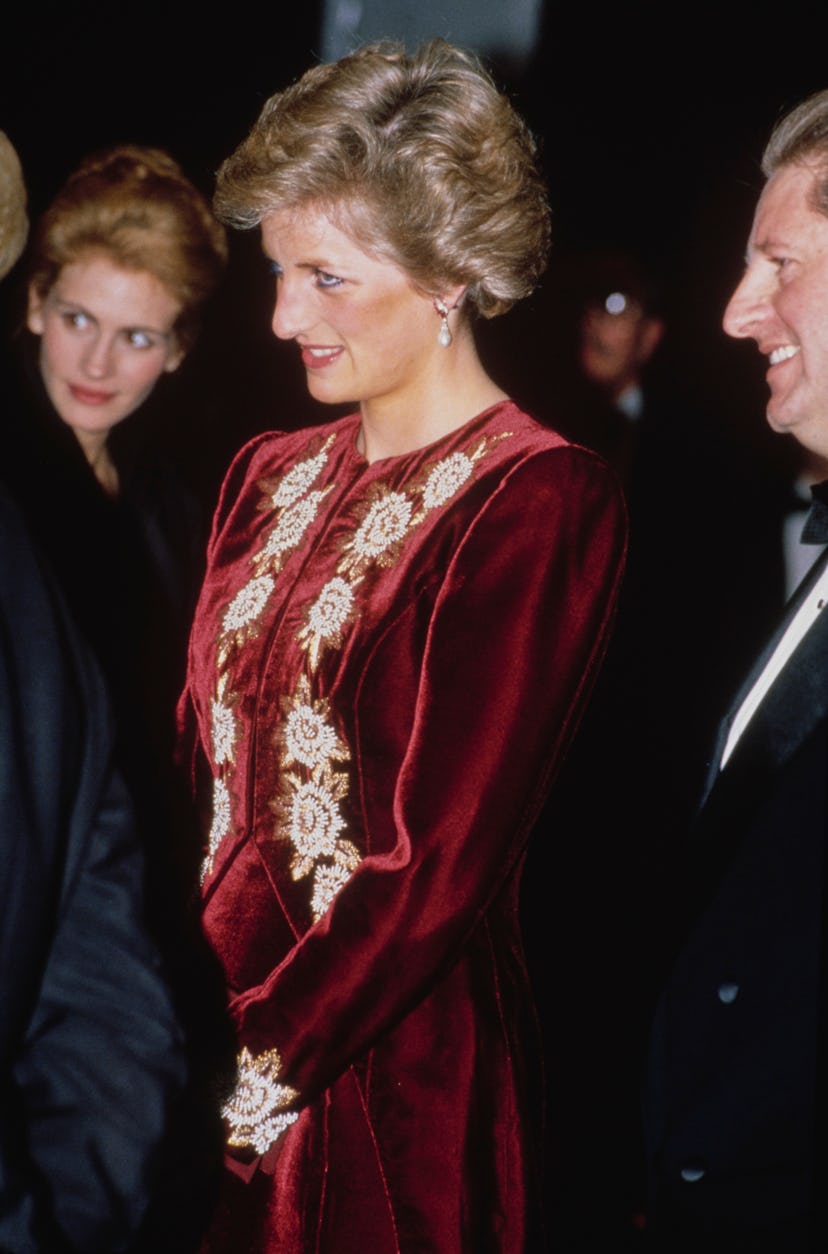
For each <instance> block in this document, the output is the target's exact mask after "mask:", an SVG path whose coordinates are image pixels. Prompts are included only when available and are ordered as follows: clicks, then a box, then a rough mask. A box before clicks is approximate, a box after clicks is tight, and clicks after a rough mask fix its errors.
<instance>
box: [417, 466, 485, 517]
mask: <svg viewBox="0 0 828 1254" xmlns="http://www.w3.org/2000/svg"><path fill="white" fill-rule="evenodd" d="M477 456H478V457H479V456H480V453H478V454H477ZM474 463H475V455H474V454H472V455H471V457H470V456H469V455H468V453H452V454H451V455H450V456H449V457H444V458H443V460H442V461H439V462H438V463H437V465H436V466H434V467H433V469H432V470H431V473H430V474H429V476H428V478H427V479H426V481H425V487H424V488H423V509H425V510H432V509H438V508H439V506H441V505H445V503H446V501H449V500H451V498H452V497H453V496H454V494H455V492H458V491H459V490H460V488H462V486H463V484H464V483H465V482H466V480H467V479H469V478H470V477H471V473H472V471H473V470H474Z"/></svg>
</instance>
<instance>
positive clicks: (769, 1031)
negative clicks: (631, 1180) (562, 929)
mask: <svg viewBox="0 0 828 1254" xmlns="http://www.w3.org/2000/svg"><path fill="white" fill-rule="evenodd" d="M826 560H828V559H825V558H823V559H822V560H821V561H820V562H818V563H817V567H816V569H815V571H814V572H812V575H811V576H810V577H809V578H808V579H807V580H806V581H805V585H804V586H803V589H802V590H801V592H800V593H798V594H797V596H796V597H795V598H794V600H793V601H792V602H791V604H790V607H789V609H788V611H787V612H786V614H785V616H784V619H783V622H782V624H781V625H780V628H779V630H778V631H777V633H775V635H774V636H773V637H772V639H771V640H770V641H769V643H768V646H767V648H766V649H765V650H764V652H763V654H762V656H761V657H760V658H759V659H758V661H757V664H756V666H755V667H754V669H753V671H752V672H751V674H750V675H749V676H748V679H747V680H746V683H745V685H744V686H743V688H742V690H741V691H740V693H739V694H738V695H737V697H736V700H735V701H734V703H733V706H732V709H731V716H732V715H733V714H734V713H735V711H736V710H738V708H739V705H740V703H741V700H742V699H743V697H744V696H745V695H746V693H747V692H748V691H749V690H750V687H751V686H752V684H753V682H754V680H755V679H756V677H757V675H758V674H759V673H760V671H761V669H762V667H763V665H764V662H765V660H766V659H767V657H768V656H769V655H770V653H771V652H772V650H773V648H774V647H775V645H776V643H777V641H778V639H779V637H780V635H781V633H782V630H783V629H784V626H785V625H786V624H787V622H789V621H790V618H791V616H792V615H793V613H794V612H795V610H796V608H797V607H798V605H799V604H800V602H801V599H802V597H803V596H804V595H805V593H806V591H807V589H808V588H810V586H811V584H812V582H813V579H814V578H816V577H817V576H818V574H819V572H820V571H821V570H823V569H824V568H825V562H826ZM728 726H729V719H727V720H725V723H724V724H723V727H722V729H721V733H720V741H719V743H720V745H721V744H723V742H724V737H725V735H726V732H727V728H728ZM715 761H718V755H717V757H716V759H715ZM826 775H828V616H823V617H820V618H818V619H817V621H816V623H815V624H814V625H813V626H812V627H811V629H810V630H809V631H808V632H807V634H806V635H805V637H804V638H803V640H802V641H801V642H800V644H799V646H798V647H797V649H796V650H795V651H794V653H793V655H792V656H791V658H790V659H789V661H788V663H787V664H786V665H785V667H784V668H783V670H782V672H781V674H780V675H779V676H778V677H777V679H776V682H775V683H774V684H773V685H772V687H771V689H770V690H769V692H768V693H767V695H766V697H765V699H764V700H763V701H762V703H761V705H760V706H759V708H758V710H757V711H756V713H755V714H754V716H753V718H752V720H751V722H750V723H749V724H748V726H747V728H746V729H745V732H744V734H743V736H742V738H741V739H740V741H739V742H738V744H737V745H736V748H735V749H734V751H733V754H732V756H731V757H730V759H729V760H728V762H727V764H726V766H725V767H724V769H723V770H721V771H720V772H718V773H715V772H714V774H713V775H712V777H711V781H710V785H709V789H708V793H707V796H706V798H705V801H704V804H703V805H702V807H701V810H700V813H699V816H698V820H697V822H696V824H695V826H694V829H693V832H692V838H691V842H690V846H689V850H688V857H687V859H686V862H685V864H684V866H683V868H682V872H681V876H682V888H683V905H682V908H681V909H680V911H679V915H680V916H683V918H684V919H685V920H687V927H686V931H685V934H684V937H683V939H682V941H681V944H680V946H679V952H678V957H677V958H676V960H675V962H674V964H673V966H672V970H671V971H670V974H669V977H668V979H667V982H666V985H665V987H664V990H663V993H662V995H661V999H660V1002H659V1004H658V1009H657V1012H656V1015H655V1020H654V1026H653V1032H652V1038H651V1051H650V1061H649V1068H648V1077H647V1097H646V1103H645V1105H646V1124H647V1138H648V1148H649V1159H650V1165H651V1173H652V1178H653V1181H654V1186H655V1206H656V1217H657V1220H659V1221H660V1224H661V1230H662V1232H663V1235H664V1248H666V1249H669V1250H671V1251H672V1250H680V1249H684V1248H688V1249H695V1248H702V1247H703V1248H705V1250H711V1249H716V1250H718V1249H719V1248H721V1249H723V1250H724V1249H732V1248H734V1244H733V1243H734V1241H736V1240H738V1242H739V1244H738V1248H739V1249H740V1250H741V1249H746V1250H765V1249H767V1250H777V1249H778V1250H782V1249H784V1250H785V1251H786V1254H793V1252H794V1251H799V1250H807V1249H811V1248H812V1246H811V1240H812V1234H813V1225H814V1223H815V1222H816V1220H817V1219H820V1218H821V1217H820V1215H819V1212H818V1210H817V1209H816V1207H818V1206H819V1196H820V1189H819V1188H817V1187H815V1178H814V1171H815V1135H816V1128H815V1122H816V1110H817V1058H818V1052H819V1051H818V1038H819V1027H820V1025H819V1018H820V988H819V968H820V962H821V951H822V947H823V922H822V898H823V849H824V841H825V832H826V795H827V791H826ZM699 1242H701V1244H698V1243H699ZM694 1243H695V1244H694Z"/></svg>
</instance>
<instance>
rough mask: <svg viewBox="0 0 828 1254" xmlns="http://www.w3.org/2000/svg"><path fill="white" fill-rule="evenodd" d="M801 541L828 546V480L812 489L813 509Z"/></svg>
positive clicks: (807, 519)
mask: <svg viewBox="0 0 828 1254" xmlns="http://www.w3.org/2000/svg"><path fill="white" fill-rule="evenodd" d="M800 539H801V540H802V543H803V544H828V479H826V480H824V482H823V483H815V484H814V485H813V487H812V488H811V508H810V509H809V510H808V517H807V518H806V519H805V526H804V527H803V528H802V535H801V537H800Z"/></svg>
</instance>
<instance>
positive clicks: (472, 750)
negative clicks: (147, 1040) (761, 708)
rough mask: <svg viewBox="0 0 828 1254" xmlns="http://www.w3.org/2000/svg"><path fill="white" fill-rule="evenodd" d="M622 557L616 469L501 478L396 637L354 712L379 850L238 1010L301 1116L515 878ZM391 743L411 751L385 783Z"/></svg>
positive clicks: (371, 670) (246, 1036)
mask: <svg viewBox="0 0 828 1254" xmlns="http://www.w3.org/2000/svg"><path fill="white" fill-rule="evenodd" d="M624 540H625V522H624V511H623V504H622V502H621V500H620V494H619V492H618V489H617V486H616V483H615V479H614V477H613V476H612V474H611V472H609V471H608V470H607V468H606V467H605V466H604V465H603V463H601V462H600V461H599V460H598V459H597V458H595V457H593V456H592V455H591V454H589V453H587V452H585V451H584V450H583V449H577V448H572V447H567V446H563V447H557V448H547V449H545V450H543V451H541V452H537V453H535V454H533V455H530V456H527V457H525V458H524V459H523V460H521V461H520V462H519V463H518V464H517V465H516V466H514V467H513V468H512V469H511V470H510V471H509V472H508V473H507V475H506V476H505V477H504V478H503V479H502V480H501V482H500V484H499V485H498V487H497V488H496V489H495V491H494V492H493V493H492V494H491V495H490V496H489V497H488V499H487V500H486V501H485V503H484V504H483V505H482V507H480V508H479V509H478V511H477V513H476V514H475V515H474V516H473V517H472V518H471V519H470V521H469V523H468V525H467V526H466V527H465V530H464V533H463V535H462V537H461V539H460V542H459V543H458V545H457V547H456V549H455V552H454V555H453V557H452V559H451V562H450V564H449V566H448V568H447V569H446V570H444V571H443V572H442V573H441V574H440V575H439V576H435V580H436V583H437V586H436V587H434V586H432V587H429V588H424V589H423V590H422V591H421V593H420V595H419V597H417V598H415V599H414V600H413V601H412V602H411V603H410V604H409V605H407V606H406V607H405V608H404V609H403V610H402V611H401V613H400V614H399V616H398V617H397V618H396V619H395V621H393V622H391V623H389V624H388V625H387V628H386V630H385V632H384V633H383V635H382V637H381V639H380V640H379V641H378V643H377V646H376V648H375V649H374V651H373V653H372V657H371V660H370V661H369V663H368V664H367V666H366V669H365V673H364V674H363V676H362V680H361V683H360V685H359V696H358V700H357V708H356V711H355V714H356V725H357V728H358V745H357V752H356V754H355V768H356V771H357V774H358V782H357V787H358V791H359V796H360V798H361V807H362V815H361V818H362V822H363V823H364V825H365V832H366V837H367V846H368V848H369V850H371V849H375V850H377V852H369V853H368V855H367V856H366V857H364V859H363V861H362V862H361V863H360V865H359V866H358V868H357V869H356V871H355V872H354V873H353V875H352V876H351V878H350V879H349V881H348V882H347V884H346V885H345V886H344V887H343V888H342V889H341V890H340V892H339V893H338V895H337V896H336V897H335V899H334V901H333V904H332V906H331V907H330V908H329V910H328V911H327V913H326V914H325V915H324V916H323V917H322V918H321V919H320V920H319V922H318V923H317V924H316V925H315V926H313V927H312V928H311V929H310V930H309V931H308V932H307V933H306V934H305V935H304V936H303V937H302V938H301V940H299V941H298V943H297V944H296V945H295V946H294V947H293V948H292V950H291V951H290V952H289V953H288V955H287V956H286V957H285V959H284V960H283V961H282V962H281V963H280V965H279V966H278V967H276V968H275V969H274V970H273V971H272V972H271V973H270V975H269V977H268V978H267V979H266V980H265V981H264V982H263V983H262V984H261V985H259V986H258V987H255V988H251V989H249V990H247V991H245V992H244V993H243V994H242V995H240V996H238V997H236V998H235V1000H234V1001H233V1002H232V1003H231V1012H232V1014H233V1016H234V1018H235V1021H236V1024H237V1027H238V1031H239V1036H240V1041H241V1044H242V1046H243V1047H245V1048H246V1049H247V1050H249V1051H250V1053H251V1055H257V1054H261V1053H263V1052H265V1051H268V1050H272V1049H276V1050H277V1051H278V1054H279V1057H280V1059H281V1070H280V1081H281V1082H282V1083H283V1084H284V1085H286V1086H290V1087H291V1088H293V1089H295V1090H297V1091H298V1094H299V1099H298V1101H299V1102H300V1103H301V1102H303V1101H305V1100H310V1099H311V1098H312V1097H313V1096H314V1095H316V1094H318V1093H319V1092H320V1091H321V1090H323V1089H324V1088H325V1087H327V1086H328V1085H329V1084H330V1083H331V1082H332V1081H333V1080H334V1079H335V1078H336V1077H337V1076H338V1075H339V1074H341V1073H342V1072H343V1070H344V1069H345V1068H346V1067H347V1066H348V1065H349V1064H350V1063H352V1062H353V1061H354V1060H355V1059H357V1058H358V1057H359V1056H360V1055H362V1054H363V1053H364V1051H365V1050H366V1049H367V1048H369V1047H370V1046H371V1045H372V1043H374V1042H376V1041H377V1040H378V1039H379V1038H380V1037H381V1036H382V1034H383V1033H384V1032H385V1031H387V1030H388V1029H389V1028H391V1027H393V1026H394V1025H395V1024H396V1023H398V1022H399V1021H400V1019H401V1018H402V1017H403V1016H404V1015H405V1014H406V1013H407V1012H408V1011H409V1010H411V1008H412V1007H414V1006H415V1005H416V1004H417V1003H418V1001H419V1000H420V999H422V998H423V997H424V996H425V995H426V994H427V992H428V990H429V988H430V987H431V985H432V983H433V982H434V981H435V979H437V978H439V976H440V975H441V973H443V972H445V971H446V970H447V969H448V968H449V966H450V965H451V964H452V963H453V962H455V961H456V959H457V957H458V956H459V954H460V953H461V952H462V949H463V946H464V944H465V943H466V942H467V940H468V938H469V936H470V934H471V933H472V932H473V930H474V929H475V928H476V927H477V926H478V925H479V923H480V921H481V919H482V918H483V916H484V915H485V913H486V910H487V908H488V906H489V905H490V903H491V902H492V900H493V898H494V897H495V895H496V894H497V893H498V891H499V889H500V888H501V886H502V885H503V883H504V881H505V879H506V877H507V876H509V875H510V873H511V872H513V870H514V868H515V864H516V862H517V860H518V859H519V858H520V856H521V854H522V852H523V849H524V846H525V842H526V840H527V837H528V833H529V830H530V828H531V825H532V822H533V819H534V818H535V817H536V814H537V811H538V808H539V806H540V804H541V802H542V800H543V798H544V796H545V793H546V791H547V789H548V786H549V784H550V782H551V779H552V776H553V773H554V771H555V769H556V766H557V764H558V763H559V761H560V757H561V754H562V752H563V750H564V748H565V746H566V744H567V742H568V740H569V738H570V736H571V734H572V731H573V729H574V726H575V723H576V721H577V718H578V715H579V713H580V710H581V707H582V704H583V701H584V698H585V696H586V694H587V692H588V689H589V688H590V686H591V683H592V678H593V674H594V669H595V666H596V663H597V661H598V660H599V658H600V655H601V653H602V651H603V648H604V645H605V641H606V636H607V632H608V628H609V624H610V622H611V618H612V614H613V609H614V603H615V597H616V593H617V585H618V580H619V573H620V568H621V565H622V561H623V551H624ZM424 615H425V616H426V621H425V623H423V617H424ZM415 640H416V641H419V640H424V642H425V643H424V649H423V651H422V655H421V656H418V655H417V651H416V649H415V648H414V647H413V645H412V642H413V641H415ZM383 743H386V744H389V745H391V744H395V743H399V744H401V745H402V746H403V748H402V751H401V755H400V761H399V769H398V770H397V772H396V775H395V778H394V779H393V780H392V781H391V783H390V784H388V783H387V782H386V785H385V786H383V783H382V781H379V780H377V779H376V778H375V772H376V771H377V769H378V768H377V767H376V765H375V758H376V757H377V755H378V754H379V755H380V756H381V753H382V744H383ZM379 769H380V770H381V769H382V768H381V767H380V768H379ZM288 1096H289V1094H288Z"/></svg>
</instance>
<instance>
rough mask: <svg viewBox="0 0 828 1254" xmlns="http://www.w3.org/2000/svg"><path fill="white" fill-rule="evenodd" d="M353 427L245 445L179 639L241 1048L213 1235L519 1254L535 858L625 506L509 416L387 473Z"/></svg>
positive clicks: (208, 912)
mask: <svg viewBox="0 0 828 1254" xmlns="http://www.w3.org/2000/svg"><path fill="white" fill-rule="evenodd" d="M358 428H359V419H358V416H352V417H349V418H346V419H342V420H339V421H337V422H335V423H330V424H328V425H326V426H322V427H319V428H315V429H313V430H305V431H300V432H297V433H294V434H288V435H266V436H262V437H260V438H259V439H257V440H254V441H253V443H252V444H250V445H248V447H247V448H246V449H245V450H243V451H242V453H241V454H240V456H239V457H238V458H237V460H236V462H235V464H234V466H233V467H232V468H231V470H230V473H229V475H228V478H227V481H226V484H225V488H224V491H223V495H222V500H221V503H220V506H219V510H218V513H217V518H216V522H215V525H214V532H213V536H212V540H211V545H210V554H209V567H208V573H207V577H206V581H205V585H204V589H203V592H202V595H201V599H200V603H199V607H198V611H197V615H196V620H195V625H194V629H193V635H192V643H191V654H190V669H189V686H188V693H187V694H185V704H184V706H183V711H184V715H185V717H189V718H191V719H194V726H195V731H196V736H197V738H198V740H199V742H200V746H201V749H202V750H203V752H204V754H205V757H206V760H207V763H208V765H209V769H210V771H211V772H212V774H213V776H214V778H215V780H217V781H218V782H217V783H216V784H215V790H216V791H215V797H216V816H215V817H214V820H213V828H212V830H211V835H210V849H209V851H208V856H207V859H206V861H205V878H204V925H205V928H206V932H207V935H208V937H209V939H210V941H211V943H212V945H213V946H214V948H215V950H216V953H217V954H218V956H219V958H220V960H221V963H222V964H223V967H224V970H225V972H226V976H227V982H228V986H229V989H230V1007H231V1012H232V1015H233V1018H234V1020H235V1023H236V1025H237V1028H238V1036H239V1045H240V1049H245V1050H246V1051H248V1054H247V1055H245V1056H244V1058H243V1059H242V1061H243V1067H242V1072H241V1076H242V1079H241V1083H240V1088H239V1090H238V1098H237V1100H236V1104H235V1108H234V1111H233V1112H230V1114H229V1128H230V1134H231V1139H234V1140H236V1141H241V1142H242V1144H240V1145H237V1146H235V1147H231V1148H230V1150H229V1157H228V1164H229V1170H228V1175H227V1184H226V1191H225V1195H224V1197H223V1198H222V1201H221V1203H220V1206H219V1211H218V1214H217V1215H216V1218H215V1221H214V1223H213V1226H212V1228H211V1231H210V1233H209V1235H208V1238H207V1240H206V1243H205V1250H208V1251H210V1252H211V1254H217V1252H218V1251H227V1252H229V1251H240V1250H244V1251H246V1252H247V1251H268V1252H270V1251H280V1254H281V1252H283V1251H285V1252H289V1254H300V1252H301V1254H307V1252H308V1251H314V1252H316V1254H323V1252H324V1254H333V1252H335V1254H346V1252H350V1251H353V1252H354V1254H366V1251H371V1254H392V1252H394V1254H396V1252H398V1251H404V1252H409V1251H428V1252H429V1254H458V1251H468V1252H469V1254H482V1252H484V1251H498V1254H518V1252H519V1251H522V1250H523V1249H524V1245H525V1239H526V1220H525V1215H526V1208H527V1190H528V1188H529V1173H530V1164H529V1162H528V1160H527V1141H528V1138H527V1134H526V1130H525V1119H524V1110H525V1104H526V1100H527V1098H526V1092H525V1077H524V1074H523V1067H522V1063H521V1050H520V1044H519V1041H518V1039H517V1025H518V1023H519V1021H520V1019H521V1018H522V1017H524V1016H525V1007H526V1004H527V998H528V989H527V982H526V974H525V968H524V963H523V958H522V949H521V942H520V936H519V930H518V924H517V892H518V879H519V871H520V866H521V862H522V856H523V853H524V849H525V843H526V840H527V837H528V833H529V831H530V828H531V825H532V821H533V819H534V817H535V816H536V814H537V810H538V807H539V805H540V803H541V801H542V799H543V797H544V795H545V793H546V791H547V789H548V786H549V784H550V782H551V779H552V775H553V772H554V769H555V766H556V764H557V763H558V761H559V759H560V756H561V753H562V751H563V749H564V747H565V745H566V743H567V741H568V739H569V737H570V735H571V733H572V730H573V728H574V726H575V723H576V721H577V718H578V715H579V713H580V710H581V707H582V704H583V701H584V698H585V696H586V695H587V692H588V690H589V688H590V685H591V681H592V677H593V672H594V668H595V665H596V662H597V661H598V659H599V657H600V655H601V652H602V648H603V645H604V643H605V637H606V633H607V629H608V624H609V621H610V619H611V615H612V609H613V604H614V599H615V595H616V591H617V583H618V578H619V571H620V567H621V563H622V557H623V548H624V535H625V526H624V517H623V506H622V504H621V502H620V499H619V494H618V491H617V488H616V485H615V481H614V479H613V477H612V475H611V474H610V472H608V470H607V468H606V467H605V466H604V465H603V464H602V463H601V462H600V461H599V460H598V459H597V458H596V457H594V456H593V455H592V454H590V453H588V452H587V451H585V450H584V449H581V448H575V447H572V446H570V445H568V444H566V442H565V441H564V440H562V439H561V438H560V437H558V436H557V435H555V434H554V433H552V432H550V431H547V430H545V429H543V428H541V427H540V426H539V425H538V424H537V423H535V422H534V421H533V420H532V419H531V418H529V417H528V416H527V415H525V414H523V413H521V412H520V410H518V409H517V408H516V407H515V406H514V405H513V404H511V403H503V404H500V405H497V406H495V407H494V408H492V409H490V410H487V411H486V412H485V413H483V414H481V415H479V416H478V417H477V418H475V419H473V420H472V421H471V422H469V423H467V424H466V425H465V426H463V427H461V428H460V429H459V430H457V431H455V432H453V433H451V434H450V435H448V436H446V437H444V438H443V439H441V440H439V441H437V442H436V443H435V444H432V445H430V446H428V447H426V448H424V449H420V450H418V451H416V452H414V453H411V454H409V455H406V456H403V457H395V458H388V459H384V460H381V461H378V462H375V463H374V464H371V465H369V464H368V463H367V462H366V461H365V460H364V458H362V457H361V456H360V454H359V453H358V451H357V448H356V436H357V433H358ZM274 1050H275V1051H277V1053H278V1057H277V1056H276V1054H272V1053H269V1052H268V1051H274ZM245 1059H246V1061H245ZM256 1060H258V1061H256ZM251 1066H253V1067H254V1068H255V1067H256V1066H260V1067H261V1068H263V1074H264V1075H265V1079H264V1080H263V1081H262V1084H261V1085H259V1086H258V1087H257V1083H256V1079H255V1074H254V1071H251V1070H250V1068H251ZM245 1068H246V1070H245ZM245 1076H246V1079H245ZM251 1077H252V1078H251ZM245 1101H247V1105H246V1106H245ZM231 1105H232V1103H231ZM251 1112H252V1113H251ZM288 1119H293V1120H294V1121H293V1122H291V1123H289V1124H288V1123H287V1120H288ZM268 1120H269V1121H270V1122H268ZM251 1129H252V1131H251ZM268 1129H269V1131H268Z"/></svg>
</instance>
